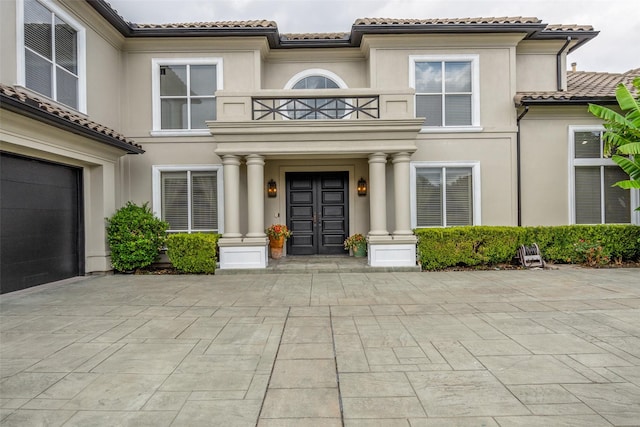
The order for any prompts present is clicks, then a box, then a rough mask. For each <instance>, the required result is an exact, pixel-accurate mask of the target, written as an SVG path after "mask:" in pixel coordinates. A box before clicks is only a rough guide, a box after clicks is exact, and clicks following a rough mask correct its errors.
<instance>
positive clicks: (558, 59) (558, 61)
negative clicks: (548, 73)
mask: <svg viewBox="0 0 640 427" xmlns="http://www.w3.org/2000/svg"><path fill="white" fill-rule="evenodd" d="M569 43H571V36H567V41H566V42H565V43H564V45H563V46H562V49H560V51H558V53H557V54H556V83H557V85H558V90H559V91H562V90H564V89H562V53H563V52H564V51H565V50H566V49H567V46H569Z"/></svg>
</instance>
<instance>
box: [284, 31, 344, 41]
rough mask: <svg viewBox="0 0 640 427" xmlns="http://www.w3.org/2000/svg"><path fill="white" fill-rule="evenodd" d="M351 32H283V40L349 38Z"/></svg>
mask: <svg viewBox="0 0 640 427" xmlns="http://www.w3.org/2000/svg"><path fill="white" fill-rule="evenodd" d="M350 35H351V34H350V33H296V34H282V35H281V36H280V39H281V40H348V39H349V36H350Z"/></svg>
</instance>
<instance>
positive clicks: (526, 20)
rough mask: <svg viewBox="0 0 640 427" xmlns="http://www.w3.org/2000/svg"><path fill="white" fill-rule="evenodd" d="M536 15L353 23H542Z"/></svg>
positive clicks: (355, 23) (377, 20) (393, 19)
mask: <svg viewBox="0 0 640 427" xmlns="http://www.w3.org/2000/svg"><path fill="white" fill-rule="evenodd" d="M541 22H542V21H541V20H539V19H538V18H535V17H522V16H515V17H509V16H504V17H499V18H497V17H487V18H433V19H399V18H361V19H356V21H355V22H354V24H353V25H451V24H460V25H468V24H473V25H475V24H491V25H496V24H540V23H541Z"/></svg>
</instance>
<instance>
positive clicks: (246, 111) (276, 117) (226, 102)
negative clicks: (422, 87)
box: [216, 88, 415, 122]
mask: <svg viewBox="0 0 640 427" xmlns="http://www.w3.org/2000/svg"><path fill="white" fill-rule="evenodd" d="M216 96H217V121H221V122H226V121H233V122H236V121H252V122H253V121H261V122H269V121H281V122H292V121H298V120H305V121H309V120H331V121H334V122H335V121H340V120H347V121H353V120H356V121H357V120H395V119H412V118H413V110H414V107H413V105H414V98H415V97H414V92H413V90H412V89H407V90H373V89H369V88H361V89H307V90H300V89H298V90H273V89H266V90H260V91H256V92H236V91H229V90H221V91H218V92H217V93H216Z"/></svg>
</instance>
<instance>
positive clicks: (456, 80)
mask: <svg viewBox="0 0 640 427" xmlns="http://www.w3.org/2000/svg"><path fill="white" fill-rule="evenodd" d="M409 63H410V76H409V81H410V86H411V87H413V88H414V89H415V90H416V99H415V111H416V117H425V121H424V127H425V128H443V127H446V128H469V127H477V126H479V125H480V101H479V94H478V91H479V89H478V87H479V76H478V55H447V56H422V55H421V56H410V57H409Z"/></svg>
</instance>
